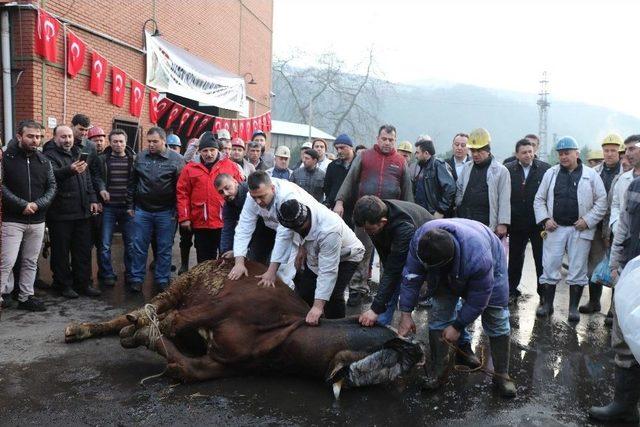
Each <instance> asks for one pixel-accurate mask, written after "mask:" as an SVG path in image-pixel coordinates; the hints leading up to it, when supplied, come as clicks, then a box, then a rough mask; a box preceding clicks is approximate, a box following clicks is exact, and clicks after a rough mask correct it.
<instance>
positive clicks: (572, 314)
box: [568, 285, 584, 322]
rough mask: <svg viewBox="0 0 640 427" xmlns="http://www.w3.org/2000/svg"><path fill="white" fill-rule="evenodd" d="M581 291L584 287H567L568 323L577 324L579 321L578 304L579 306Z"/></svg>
mask: <svg viewBox="0 0 640 427" xmlns="http://www.w3.org/2000/svg"><path fill="white" fill-rule="evenodd" d="M583 290H584V287H583V286H580V285H571V286H569V318H568V319H569V322H578V321H579V320H580V313H579V312H578V304H580V298H581V297H582V291H583Z"/></svg>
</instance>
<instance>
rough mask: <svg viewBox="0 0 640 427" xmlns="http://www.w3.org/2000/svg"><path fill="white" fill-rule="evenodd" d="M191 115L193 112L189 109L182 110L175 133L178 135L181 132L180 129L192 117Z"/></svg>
mask: <svg viewBox="0 0 640 427" xmlns="http://www.w3.org/2000/svg"><path fill="white" fill-rule="evenodd" d="M193 113H195V111H193V110H192V109H190V108H185V109H184V111H183V112H182V114H181V115H180V122H179V123H178V130H176V133H180V132H181V131H182V128H183V127H184V125H185V124H187V122H188V121H189V119H190V118H191V116H193Z"/></svg>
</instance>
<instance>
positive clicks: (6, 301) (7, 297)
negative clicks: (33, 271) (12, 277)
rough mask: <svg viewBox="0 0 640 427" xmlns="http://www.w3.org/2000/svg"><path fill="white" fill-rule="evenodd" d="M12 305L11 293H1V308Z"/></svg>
mask: <svg viewBox="0 0 640 427" xmlns="http://www.w3.org/2000/svg"><path fill="white" fill-rule="evenodd" d="M11 307H13V297H12V296H11V294H2V308H11Z"/></svg>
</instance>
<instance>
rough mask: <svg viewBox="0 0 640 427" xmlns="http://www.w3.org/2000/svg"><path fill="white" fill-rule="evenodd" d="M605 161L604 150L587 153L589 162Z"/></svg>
mask: <svg viewBox="0 0 640 427" xmlns="http://www.w3.org/2000/svg"><path fill="white" fill-rule="evenodd" d="M602 159H604V154H602V150H589V152H588V153H587V160H602Z"/></svg>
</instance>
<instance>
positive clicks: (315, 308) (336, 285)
mask: <svg viewBox="0 0 640 427" xmlns="http://www.w3.org/2000/svg"><path fill="white" fill-rule="evenodd" d="M313 201H314V203H308V202H307V203H306V204H305V203H300V202H299V201H298V200H295V199H290V200H287V201H285V202H283V203H282V205H281V206H280V208H279V210H278V221H280V224H282V225H283V226H284V227H286V228H288V229H291V230H293V231H295V232H296V233H297V234H298V235H299V237H300V239H301V242H300V249H299V250H298V255H297V257H296V263H295V264H296V269H298V270H300V269H301V268H302V267H303V266H304V270H303V271H301V272H300V274H299V275H298V277H297V278H296V287H295V290H296V293H297V294H298V295H299V296H300V297H301V298H302V299H303V300H304V301H305V302H306V303H307V304H309V305H310V306H311V310H309V313H307V317H306V321H307V323H308V324H309V325H317V324H318V320H319V319H320V317H321V316H322V315H323V314H325V316H326V317H327V319H341V318H343V317H344V316H345V300H344V290H345V288H346V287H347V285H348V284H349V282H350V281H351V277H352V276H353V273H355V271H356V268H357V267H358V263H359V262H360V261H362V258H363V257H364V246H363V245H362V243H361V242H360V240H359V239H358V238H357V237H356V235H355V233H354V232H353V231H351V229H350V228H349V227H348V226H347V224H345V222H344V221H343V220H342V218H340V217H339V216H338V214H336V213H335V212H332V211H331V210H329V209H328V208H327V207H326V206H324V205H322V204H320V203H318V202H316V201H315V200H313Z"/></svg>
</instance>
